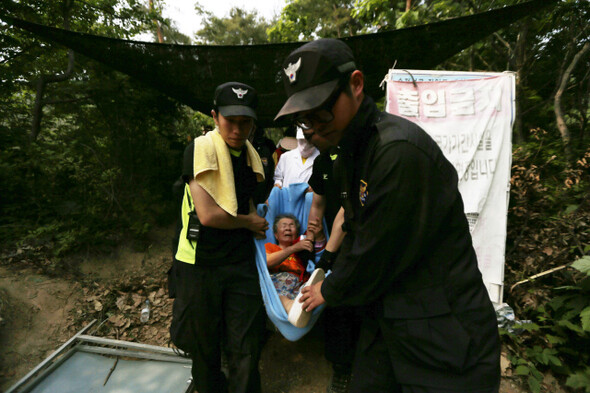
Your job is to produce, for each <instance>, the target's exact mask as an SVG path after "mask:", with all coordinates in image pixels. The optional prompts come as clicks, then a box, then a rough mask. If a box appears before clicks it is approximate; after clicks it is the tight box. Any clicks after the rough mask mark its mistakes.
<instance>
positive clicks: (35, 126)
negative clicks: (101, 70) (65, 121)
mask: <svg viewBox="0 0 590 393" xmlns="http://www.w3.org/2000/svg"><path fill="white" fill-rule="evenodd" d="M72 5H73V0H65V1H64V2H63V7H62V8H63V14H64V28H65V29H66V30H69V29H70V11H71V9H72ZM74 60H75V59H74V51H73V50H71V49H70V50H68V67H67V69H66V72H64V73H63V74H58V75H41V76H40V77H39V79H38V80H37V92H36V95H35V104H34V105H33V121H32V124H31V133H30V135H29V139H30V141H31V142H34V141H36V140H37V137H38V136H39V133H40V132H41V119H42V118H43V107H44V106H45V104H46V103H45V102H44V101H43V96H44V95H45V86H46V85H47V84H48V83H54V82H63V81H66V80H68V79H70V78H71V76H72V73H73V72H74Z"/></svg>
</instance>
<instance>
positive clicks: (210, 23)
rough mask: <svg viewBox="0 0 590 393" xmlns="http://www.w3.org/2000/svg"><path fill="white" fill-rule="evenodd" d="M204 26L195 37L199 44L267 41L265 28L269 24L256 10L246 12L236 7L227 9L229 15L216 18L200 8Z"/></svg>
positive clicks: (243, 43) (240, 43)
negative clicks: (203, 17)
mask: <svg viewBox="0 0 590 393" xmlns="http://www.w3.org/2000/svg"><path fill="white" fill-rule="evenodd" d="M201 15H203V16H205V19H204V20H203V22H202V23H203V25H204V27H203V28H202V29H201V30H199V31H197V33H196V34H195V37H196V39H197V42H198V43H200V44H217V45H252V44H263V43H266V42H268V39H267V36H266V29H267V28H268V26H269V23H267V22H266V21H265V20H264V18H259V17H258V13H257V12H255V11H254V12H248V11H245V10H242V9H241V8H238V7H233V8H232V9H231V10H230V11H229V16H228V17H225V18H218V17H216V16H214V15H213V14H211V13H210V12H206V11H203V10H201Z"/></svg>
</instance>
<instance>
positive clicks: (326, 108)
mask: <svg viewBox="0 0 590 393" xmlns="http://www.w3.org/2000/svg"><path fill="white" fill-rule="evenodd" d="M340 93H342V88H340V87H339V88H338V89H336V91H335V92H334V93H333V94H332V96H330V98H328V100H326V102H325V103H324V104H323V105H322V106H320V107H319V108H318V109H317V110H315V111H313V112H310V113H307V114H305V115H301V116H298V117H296V118H295V119H294V120H293V122H294V123H295V125H296V126H298V127H301V129H302V130H304V131H305V130H309V129H311V128H313V125H314V123H320V124H326V123H329V122H331V121H332V120H334V113H332V109H334V105H336V101H338V98H339V97H340Z"/></svg>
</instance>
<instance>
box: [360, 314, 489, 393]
mask: <svg viewBox="0 0 590 393" xmlns="http://www.w3.org/2000/svg"><path fill="white" fill-rule="evenodd" d="M360 334H361V335H362V336H366V335H367V334H368V335H374V338H373V340H372V341H371V343H370V344H369V345H368V346H366V345H363V344H362V343H361V342H359V345H358V346H357V352H356V356H355V359H354V365H353V370H352V381H351V386H350V390H349V392H350V393H367V392H371V393H498V391H499V388H500V386H499V380H498V385H497V386H494V387H491V388H483V389H477V388H476V389H470V390H453V389H448V388H445V387H444V386H440V387H432V386H419V385H407V384H402V383H400V381H398V378H397V377H396V371H395V369H394V367H393V364H392V361H391V353H390V349H389V348H388V347H387V344H386V340H385V338H384V337H383V332H382V330H381V329H380V327H379V321H378V320H376V319H374V318H371V317H368V318H363V322H362V326H361V333H360ZM426 378H427V377H426ZM425 383H426V384H428V381H425Z"/></svg>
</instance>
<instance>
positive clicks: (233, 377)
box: [170, 82, 268, 393]
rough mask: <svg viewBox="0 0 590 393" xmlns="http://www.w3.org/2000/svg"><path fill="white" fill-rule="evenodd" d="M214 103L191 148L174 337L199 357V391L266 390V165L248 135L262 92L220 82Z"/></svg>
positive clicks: (174, 276) (195, 371) (176, 272)
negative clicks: (260, 251)
mask: <svg viewBox="0 0 590 393" xmlns="http://www.w3.org/2000/svg"><path fill="white" fill-rule="evenodd" d="M213 104H214V108H213V110H212V111H211V115H212V116H213V119H214V121H215V125H216V128H215V130H213V131H210V132H208V133H207V134H206V135H204V136H200V137H199V138H197V139H195V141H194V143H192V144H190V145H189V146H188V147H187V149H186V150H185V154H184V169H183V179H184V181H185V190H184V199H183V203H182V211H181V217H180V218H181V222H182V229H181V231H180V234H179V236H178V238H179V244H178V250H177V252H176V255H175V258H174V263H173V270H172V272H171V276H170V277H171V280H174V282H175V283H176V290H177V292H176V299H175V300H174V306H173V315H172V324H171V327H170V336H171V339H172V341H173V342H174V344H175V345H176V346H177V347H179V348H180V349H182V350H183V351H185V352H187V353H188V354H189V355H190V357H191V358H192V361H193V365H192V375H193V381H194V384H195V387H196V390H197V391H198V392H199V393H209V392H228V391H229V392H260V390H261V386H260V374H259V372H258V361H259V359H260V353H261V342H262V334H263V332H264V321H265V319H264V308H263V303H262V296H261V293H260V286H259V283H258V273H257V270H256V264H255V260H254V244H253V242H252V236H253V235H254V236H257V237H261V238H263V237H265V231H266V230H267V229H268V223H267V222H266V220H265V219H264V218H262V217H260V216H258V215H257V214H256V211H255V209H254V204H253V203H252V196H253V195H254V193H255V190H256V186H257V183H259V182H262V181H264V168H263V166H262V163H261V161H260V157H259V156H258V154H257V153H256V150H255V149H254V147H253V146H252V145H251V144H250V142H249V141H248V136H249V135H250V133H251V132H252V131H253V130H254V127H255V121H256V112H255V110H256V107H257V104H258V97H257V93H256V90H254V88H252V87H251V86H248V85H246V84H243V83H238V82H229V83H224V84H222V85H220V86H218V87H217V89H216V90H215V96H214V102H213ZM222 343H223V348H224V349H225V351H226V352H227V355H228V363H229V376H228V378H227V380H226V377H225V375H224V374H223V373H222V372H221V346H222Z"/></svg>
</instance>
